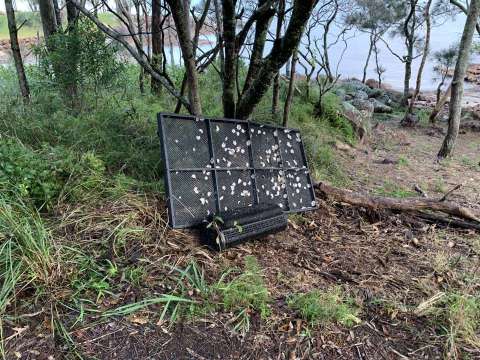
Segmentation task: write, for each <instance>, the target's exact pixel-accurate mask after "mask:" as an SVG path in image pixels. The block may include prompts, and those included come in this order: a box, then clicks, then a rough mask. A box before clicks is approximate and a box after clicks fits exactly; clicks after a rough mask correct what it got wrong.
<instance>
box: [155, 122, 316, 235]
mask: <svg viewBox="0 0 480 360" xmlns="http://www.w3.org/2000/svg"><path fill="white" fill-rule="evenodd" d="M157 121H158V135H159V137H160V141H161V146H162V157H163V164H164V170H165V189H166V193H167V194H166V195H167V205H168V215H169V223H170V226H171V227H173V228H186V227H192V226H196V225H199V224H201V223H202V222H205V220H206V218H207V217H208V216H210V215H212V214H214V213H219V212H222V211H228V210H231V209H235V208H239V207H245V206H253V205H255V204H259V203H266V202H268V203H272V202H273V203H276V204H278V205H279V206H280V207H281V208H282V210H283V211H284V212H286V213H292V212H303V211H308V210H313V209H315V208H316V207H317V206H316V200H315V192H314V189H313V183H312V180H311V177H310V173H309V171H308V165H307V161H306V156H305V150H304V147H303V142H302V140H301V137H300V133H299V132H298V130H295V129H288V128H283V127H277V126H272V125H264V124H257V123H254V122H250V121H245V120H233V119H222V118H205V117H194V116H189V115H179V114H168V113H159V114H158V117H157ZM225 209H226V210H225Z"/></svg>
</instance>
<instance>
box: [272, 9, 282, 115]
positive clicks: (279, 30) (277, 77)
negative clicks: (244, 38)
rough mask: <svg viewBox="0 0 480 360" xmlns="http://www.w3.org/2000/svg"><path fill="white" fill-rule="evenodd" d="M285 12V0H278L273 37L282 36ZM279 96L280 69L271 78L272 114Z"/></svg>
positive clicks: (275, 110) (275, 109)
mask: <svg viewBox="0 0 480 360" xmlns="http://www.w3.org/2000/svg"><path fill="white" fill-rule="evenodd" d="M284 12H285V0H280V2H279V4H278V15H277V29H276V32H275V38H276V39H280V37H281V36H282V26H283V20H284ZM279 98H280V71H279V72H277V74H276V75H275V77H274V78H273V88H272V115H276V114H277V112H278V101H279Z"/></svg>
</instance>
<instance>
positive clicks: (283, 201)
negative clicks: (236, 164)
mask: <svg viewBox="0 0 480 360" xmlns="http://www.w3.org/2000/svg"><path fill="white" fill-rule="evenodd" d="M283 174H284V173H283V171H282V170H257V171H256V174H255V180H256V185H257V194H258V202H259V203H273V204H277V205H278V206H280V207H281V208H282V209H283V210H288V197H287V194H286V192H285V187H286V184H285V177H284V175H283Z"/></svg>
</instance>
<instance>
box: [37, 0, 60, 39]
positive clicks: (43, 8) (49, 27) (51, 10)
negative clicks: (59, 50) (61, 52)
mask: <svg viewBox="0 0 480 360" xmlns="http://www.w3.org/2000/svg"><path fill="white" fill-rule="evenodd" d="M38 5H39V8H40V17H41V19H42V27H43V36H44V38H45V42H46V43H47V46H48V39H49V38H50V36H51V35H53V34H55V33H56V32H57V29H58V26H57V18H56V16H55V7H54V6H53V1H52V0H39V1H38Z"/></svg>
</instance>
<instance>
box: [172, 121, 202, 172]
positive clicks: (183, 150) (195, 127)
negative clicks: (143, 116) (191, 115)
mask: <svg viewBox="0 0 480 360" xmlns="http://www.w3.org/2000/svg"><path fill="white" fill-rule="evenodd" d="M164 126H165V135H166V136H165V140H166V145H167V149H168V157H169V162H170V167H171V168H172V169H185V168H205V167H207V165H210V153H209V149H208V136H207V127H206V124H205V121H204V120H195V119H180V120H179V119H175V118H169V117H167V118H165V120H164Z"/></svg>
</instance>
